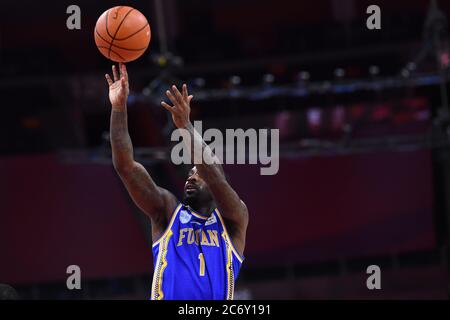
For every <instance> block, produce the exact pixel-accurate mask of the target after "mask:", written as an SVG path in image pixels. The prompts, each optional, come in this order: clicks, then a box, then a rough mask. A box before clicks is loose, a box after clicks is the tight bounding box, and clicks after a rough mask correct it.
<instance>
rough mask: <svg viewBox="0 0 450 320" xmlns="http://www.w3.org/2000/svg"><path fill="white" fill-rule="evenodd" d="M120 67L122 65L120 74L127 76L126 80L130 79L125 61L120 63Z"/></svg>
mask: <svg viewBox="0 0 450 320" xmlns="http://www.w3.org/2000/svg"><path fill="white" fill-rule="evenodd" d="M119 67H120V75H121V76H122V77H124V78H125V80H126V81H128V72H127V67H126V66H125V64H124V63H122V62H121V63H119Z"/></svg>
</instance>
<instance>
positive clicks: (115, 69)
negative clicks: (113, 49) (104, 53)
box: [112, 65, 119, 82]
mask: <svg viewBox="0 0 450 320" xmlns="http://www.w3.org/2000/svg"><path fill="white" fill-rule="evenodd" d="M112 72H113V77H114V82H116V81H117V80H119V74H118V73H117V68H116V66H115V65H113V66H112Z"/></svg>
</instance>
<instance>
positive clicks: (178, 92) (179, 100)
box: [172, 85, 184, 105]
mask: <svg viewBox="0 0 450 320" xmlns="http://www.w3.org/2000/svg"><path fill="white" fill-rule="evenodd" d="M172 92H173V93H174V95H175V97H176V98H177V101H178V103H179V104H180V105H183V101H184V99H183V96H182V95H181V93H180V91H178V88H177V87H176V86H175V85H173V86H172Z"/></svg>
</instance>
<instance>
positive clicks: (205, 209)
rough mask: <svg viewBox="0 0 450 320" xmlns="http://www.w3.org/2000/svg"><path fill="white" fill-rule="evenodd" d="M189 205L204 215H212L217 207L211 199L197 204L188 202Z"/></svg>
mask: <svg viewBox="0 0 450 320" xmlns="http://www.w3.org/2000/svg"><path fill="white" fill-rule="evenodd" d="M186 204H187V205H188V206H189V207H191V208H192V209H193V210H194V211H195V212H197V213H199V214H201V215H203V216H210V215H211V214H212V212H213V211H214V209H216V203H215V202H214V201H210V202H208V203H202V204H196V203H186Z"/></svg>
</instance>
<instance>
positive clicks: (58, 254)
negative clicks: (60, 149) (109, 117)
mask: <svg viewBox="0 0 450 320" xmlns="http://www.w3.org/2000/svg"><path fill="white" fill-rule="evenodd" d="M0 177H1V180H0V194H1V201H0V253H1V254H0V261H1V262H0V283H1V282H5V283H26V282H35V281H50V280H55V279H65V278H66V274H65V272H66V268H67V266H69V265H71V264H76V265H79V266H80V267H81V272H82V276H83V277H108V276H117V275H131V274H134V273H144V272H149V271H151V265H152V260H151V249H150V247H147V246H146V243H145V239H144V233H143V232H142V230H141V229H140V228H139V225H138V222H137V219H135V217H134V213H133V212H132V207H131V206H130V204H129V202H128V199H127V197H126V196H125V194H124V192H123V190H122V186H121V183H120V181H119V180H118V178H117V177H116V174H115V172H114V170H113V169H112V166H111V167H110V166H104V165H95V164H77V165H72V164H63V163H60V162H59V161H58V159H57V157H56V156H52V155H48V156H33V157H30V156H28V157H14V158H7V159H2V160H1V161H0Z"/></svg>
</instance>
